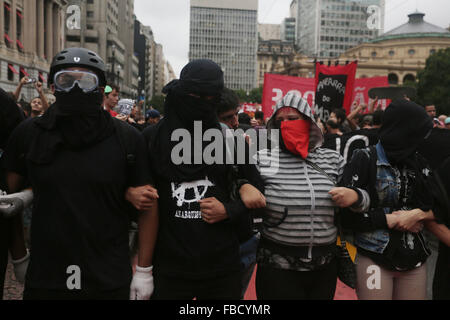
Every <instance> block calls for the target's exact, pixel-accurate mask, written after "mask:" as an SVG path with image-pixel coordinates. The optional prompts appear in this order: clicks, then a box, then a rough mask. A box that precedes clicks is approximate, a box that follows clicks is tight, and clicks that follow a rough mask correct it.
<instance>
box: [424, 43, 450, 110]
mask: <svg viewBox="0 0 450 320" xmlns="http://www.w3.org/2000/svg"><path fill="white" fill-rule="evenodd" d="M418 80H419V82H418V86H417V95H418V100H419V101H418V102H419V103H420V104H422V105H435V106H436V108H437V111H438V115H440V114H445V115H450V48H447V49H445V50H444V49H441V50H439V51H437V52H436V53H434V54H432V55H431V56H430V57H429V58H428V59H427V62H426V67H425V69H423V70H421V71H420V72H419V74H418Z"/></svg>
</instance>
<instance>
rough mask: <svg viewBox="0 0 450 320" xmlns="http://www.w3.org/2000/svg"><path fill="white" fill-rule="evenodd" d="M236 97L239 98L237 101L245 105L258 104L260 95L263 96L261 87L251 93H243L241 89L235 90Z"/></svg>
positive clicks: (260, 99) (260, 100)
mask: <svg viewBox="0 0 450 320" xmlns="http://www.w3.org/2000/svg"><path fill="white" fill-rule="evenodd" d="M235 92H236V94H237V96H238V97H239V100H240V101H241V103H244V102H247V103H259V104H261V102H262V94H263V87H259V88H256V89H253V90H252V91H245V90H242V89H239V90H235Z"/></svg>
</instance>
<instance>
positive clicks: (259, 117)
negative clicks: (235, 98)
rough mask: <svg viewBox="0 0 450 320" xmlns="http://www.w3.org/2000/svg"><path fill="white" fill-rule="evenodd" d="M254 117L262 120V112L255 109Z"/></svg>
mask: <svg viewBox="0 0 450 320" xmlns="http://www.w3.org/2000/svg"><path fill="white" fill-rule="evenodd" d="M255 119H256V120H262V121H264V112H262V111H256V112H255Z"/></svg>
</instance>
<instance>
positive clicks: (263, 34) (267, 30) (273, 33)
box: [258, 23, 281, 41]
mask: <svg viewBox="0 0 450 320" xmlns="http://www.w3.org/2000/svg"><path fill="white" fill-rule="evenodd" d="M258 35H259V39H260V40H264V41H267V40H281V25H279V24H268V23H259V24H258Z"/></svg>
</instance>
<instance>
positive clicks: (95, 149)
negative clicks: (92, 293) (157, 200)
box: [4, 120, 151, 291]
mask: <svg viewBox="0 0 450 320" xmlns="http://www.w3.org/2000/svg"><path fill="white" fill-rule="evenodd" d="M30 130H31V133H30ZM38 130H40V129H38V127H37V126H35V125H34V123H33V121H32V120H30V121H27V122H25V123H23V124H22V125H20V126H19V127H18V128H17V129H16V130H15V131H14V133H13V135H12V137H11V140H10V142H9V144H8V147H7V149H6V151H5V154H4V164H5V167H6V170H8V171H11V172H15V173H17V174H19V175H21V176H23V177H26V178H28V179H29V181H30V183H31V186H32V188H33V192H34V205H33V217H32V224H31V246H32V248H31V260H30V264H29V267H28V272H27V278H26V285H27V287H29V288H33V289H49V290H67V289H68V285H67V283H68V282H69V283H71V284H72V285H74V286H75V288H76V289H77V286H76V285H77V279H76V278H73V277H76V276H77V274H79V275H81V277H80V280H81V281H80V282H79V284H80V285H81V290H87V291H89V290H100V291H104V290H114V289H118V288H122V287H125V286H128V285H129V284H130V282H131V276H132V269H131V265H130V256H129V248H128V228H129V224H130V221H129V220H130V214H131V213H133V214H134V213H135V212H133V210H134V209H133V208H132V207H131V205H130V204H129V203H128V202H127V201H126V200H125V192H126V189H127V188H128V187H129V186H141V185H146V184H149V183H150V182H151V178H150V174H149V171H148V165H147V163H146V158H147V156H146V149H145V142H144V138H143V136H142V135H141V134H140V133H139V132H138V131H136V130H134V129H133V132H134V133H135V139H136V141H137V148H136V163H135V165H134V166H133V167H130V168H128V167H127V161H126V156H125V151H123V150H122V148H121V146H120V144H119V139H118V138H117V136H116V134H114V135H112V136H111V137H109V138H107V139H105V140H103V141H101V142H99V143H98V144H96V145H94V146H92V147H89V148H86V149H83V150H77V151H73V150H70V149H67V148H62V149H61V150H59V151H58V152H57V153H56V155H55V158H54V159H53V161H52V163H51V164H49V165H37V164H35V163H32V162H31V161H30V160H27V156H26V155H27V153H28V152H29V150H30V149H29V148H30V143H29V141H26V139H27V137H32V136H33V135H35V134H37V133H38ZM23 155H25V156H23ZM74 270H75V271H74ZM71 276H73V277H72V278H70V277H71ZM69 278H70V279H69ZM68 280H69V281H68ZM71 288H73V287H71Z"/></svg>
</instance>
